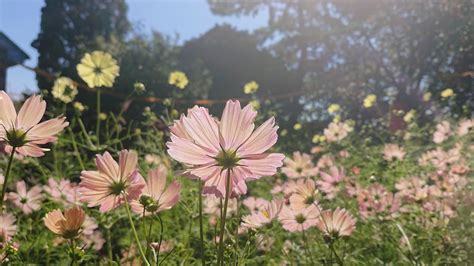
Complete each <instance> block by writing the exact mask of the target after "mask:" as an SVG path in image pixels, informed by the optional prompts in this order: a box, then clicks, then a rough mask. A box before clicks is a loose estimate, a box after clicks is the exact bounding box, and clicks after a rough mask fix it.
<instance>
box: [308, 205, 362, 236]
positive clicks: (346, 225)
mask: <svg viewBox="0 0 474 266" xmlns="http://www.w3.org/2000/svg"><path fill="white" fill-rule="evenodd" d="M355 224H356V220H355V219H354V217H353V216H352V215H351V214H350V213H349V212H348V211H346V210H345V209H340V208H336V209H335V210H334V211H323V212H322V213H321V217H320V218H319V220H318V224H317V225H316V226H317V227H318V228H319V230H321V232H323V233H324V234H326V235H328V236H336V237H339V236H350V235H351V234H352V232H353V231H354V230H355Z"/></svg>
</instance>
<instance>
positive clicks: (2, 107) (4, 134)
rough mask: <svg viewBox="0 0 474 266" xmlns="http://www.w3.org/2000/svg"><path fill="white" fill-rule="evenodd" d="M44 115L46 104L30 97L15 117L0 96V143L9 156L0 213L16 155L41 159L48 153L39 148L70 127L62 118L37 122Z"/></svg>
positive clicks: (8, 101) (10, 105)
mask: <svg viewBox="0 0 474 266" xmlns="http://www.w3.org/2000/svg"><path fill="white" fill-rule="evenodd" d="M45 111H46V102H45V101H43V100H42V99H41V97H40V96H36V95H33V96H31V97H29V98H28V99H27V100H26V101H25V103H24V104H23V106H22V107H21V108H20V111H19V112H18V114H17V112H16V110H15V106H14V105H13V101H12V100H11V99H10V96H8V94H6V93H5V92H4V91H1V92H0V143H5V144H6V145H5V151H6V152H7V153H10V158H9V160H8V165H7V169H6V172H5V181H4V182H3V188H2V195H1V198H0V209H2V210H3V199H4V197H5V192H6V188H7V186H8V178H9V177H10V175H11V167H12V163H13V157H14V155H15V153H17V154H20V155H23V156H31V157H41V156H43V155H44V152H45V151H48V150H49V149H46V148H42V147H41V145H44V144H47V143H50V142H54V141H56V139H57V138H56V135H57V134H58V133H59V132H61V131H62V130H63V129H64V128H65V127H67V126H68V125H69V123H68V122H66V119H65V118H64V117H57V118H53V119H50V120H47V121H44V122H40V121H41V119H42V118H43V115H44V113H45Z"/></svg>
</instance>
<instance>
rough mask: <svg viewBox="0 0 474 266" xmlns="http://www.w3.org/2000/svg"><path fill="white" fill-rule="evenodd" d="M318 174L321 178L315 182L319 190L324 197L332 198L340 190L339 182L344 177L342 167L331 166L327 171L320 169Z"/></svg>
mask: <svg viewBox="0 0 474 266" xmlns="http://www.w3.org/2000/svg"><path fill="white" fill-rule="evenodd" d="M320 175H321V179H320V180H318V181H317V182H316V183H317V184H318V187H319V190H321V191H322V192H323V193H325V196H326V198H328V199H333V198H334V197H335V196H336V194H337V193H338V192H339V190H340V187H339V184H340V183H341V182H342V181H343V180H344V178H345V174H344V169H342V168H340V169H339V168H338V167H336V166H332V167H331V168H330V169H329V173H326V172H322V171H321V172H320Z"/></svg>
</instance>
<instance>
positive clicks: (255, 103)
mask: <svg viewBox="0 0 474 266" xmlns="http://www.w3.org/2000/svg"><path fill="white" fill-rule="evenodd" d="M249 104H250V105H251V106H252V107H253V109H254V110H258V109H260V101H259V100H251V101H250V102H249Z"/></svg>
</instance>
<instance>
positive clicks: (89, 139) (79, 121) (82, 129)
mask: <svg viewBox="0 0 474 266" xmlns="http://www.w3.org/2000/svg"><path fill="white" fill-rule="evenodd" d="M77 122H78V123H79V127H80V128H81V131H82V134H83V135H84V137H85V138H86V140H87V144H89V146H90V147H89V148H95V145H94V143H92V140H91V138H90V137H89V132H87V130H86V126H84V122H82V119H80V118H78V119H77Z"/></svg>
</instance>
